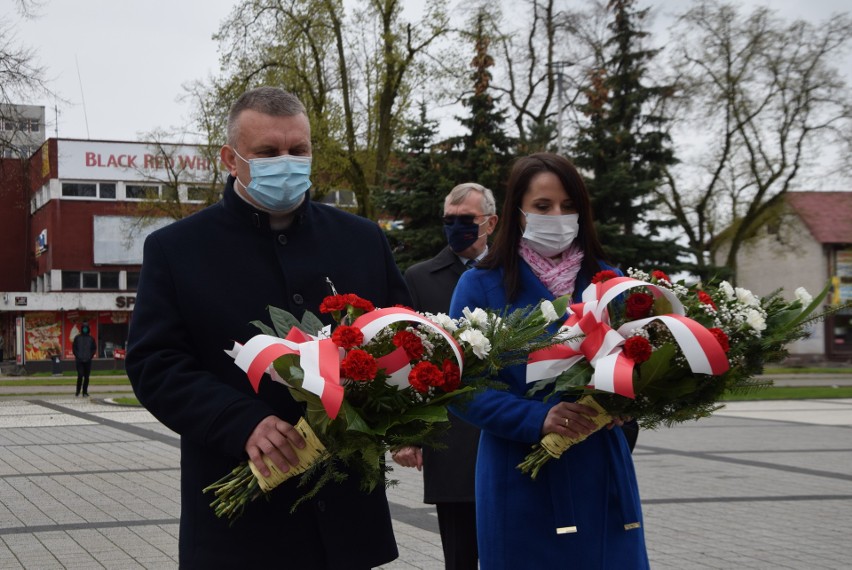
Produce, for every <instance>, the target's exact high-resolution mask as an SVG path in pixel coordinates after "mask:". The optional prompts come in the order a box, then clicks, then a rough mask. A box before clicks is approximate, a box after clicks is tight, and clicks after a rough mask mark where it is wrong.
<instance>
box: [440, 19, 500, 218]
mask: <svg viewBox="0 0 852 570" xmlns="http://www.w3.org/2000/svg"><path fill="white" fill-rule="evenodd" d="M472 39H473V41H474V57H473V60H471V67H473V69H474V71H473V73H472V74H471V76H470V78H471V80H472V81H473V92H472V94H471V95H470V96H469V97H466V98H464V99H463V100H462V103H463V104H464V106H465V107H467V108H468V109H469V110H470V114H469V115H468V116H466V117H456V119H457V120H458V121H459V122H460V123H461V124H462V126H464V127H466V128H467V130H468V133H467V134H465V135H462V136H460V137H457V138H454V139H450V140H449V141H447V142H448V143H449V147H450V148H451V150H450V152H449V155H450V157H452V158H453V159H454V161H453V162H452V164H453V165H454V166H455V169H456V171H455V173H454V174H455V178H454V180H455V182H456V183H457V184H460V183H462V182H477V183H479V184H482V185H483V186H485V187H486V188H490V189H491V191H492V192H494V196H495V199H496V201H497V205H498V208H497V209H498V212H499V209H500V204H502V202H503V196H504V195H505V189H504V185H505V183H506V177H507V176H508V171H509V162H510V161H511V158H512V150H513V148H514V146H515V141H514V139H513V138H512V137H509V136H507V135H506V132H505V126H504V125H505V123H506V111H505V110H504V109H499V108H498V107H497V99H495V98H494V97H492V95H491V89H490V87H491V79H492V77H491V72H490V71H489V69H490V68H491V67H493V66H494V58H493V57H491V55H490V54H489V53H488V48H489V46H490V44H491V37H490V35H489V33H488V30H487V29H486V15H485V14H484V13H483V12H480V13H479V14H477V16H476V18H475V24H474V32H473V38H472ZM459 147H460V148H459Z"/></svg>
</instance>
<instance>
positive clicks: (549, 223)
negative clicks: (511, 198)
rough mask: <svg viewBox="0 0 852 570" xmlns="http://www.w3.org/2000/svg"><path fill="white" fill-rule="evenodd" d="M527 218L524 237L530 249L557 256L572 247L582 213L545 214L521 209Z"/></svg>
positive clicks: (544, 254)
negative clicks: (531, 212) (529, 212)
mask: <svg viewBox="0 0 852 570" xmlns="http://www.w3.org/2000/svg"><path fill="white" fill-rule="evenodd" d="M521 213H522V214H523V215H524V216H525V217H526V219H527V225H526V227H525V228H524V235H523V236H522V238H521V239H523V240H524V241H525V242H526V243H527V245H528V246H530V249H532V250H533V251H536V252H538V253H540V254H541V255H543V256H545V257H555V256H557V255H559V254H560V253H562V252H563V251H565V250H566V249H568V248H569V247H571V244H572V243H574V238H576V237H577V233H578V232H579V231H580V214H563V215H561V216H543V215H541V214H528V213H526V212H524V211H523V210H521Z"/></svg>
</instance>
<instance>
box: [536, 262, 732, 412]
mask: <svg viewBox="0 0 852 570" xmlns="http://www.w3.org/2000/svg"><path fill="white" fill-rule="evenodd" d="M635 287H646V288H647V289H648V290H649V291H651V293H652V294H653V295H654V297H660V296H662V297H665V298H666V300H667V301H668V302H669V303H670V304H671V307H672V313H670V314H668V315H658V316H653V317H648V318H645V319H638V320H635V321H630V322H627V323H625V324H623V325H622V326H621V327H619V328H618V330H613V329H612V328H611V327H610V325H609V313H608V311H607V305H608V304H609V303H610V302H612V301H613V300H614V299H615V298H616V297H618V296H619V295H621V294H622V293H624V292H626V291H628V290H630V289H633V288H635ZM582 299H583V300H582V302H581V303H576V304H574V305H571V307H570V308H569V310H570V312H571V316H570V317H569V318H568V320H567V321H566V323H565V326H564V328H563V331H562V333H561V334H562V335H563V336H565V337H566V338H568V340H567V341H566V342H564V343H563V344H560V345H556V346H552V347H549V348H546V349H544V350H539V351H536V352H533V353H532V354H530V356H529V360H528V362H527V383H531V382H536V381H539V380H545V379H549V378H553V377H555V376H558V375H559V374H561V373H562V372H565V371H566V370H568V369H570V368H571V367H572V366H574V365H575V364H576V363H577V362H579V361H581V360H583V359H586V360H588V361H589V364H591V365H592V367H593V368H594V372H593V373H592V381H591V383H590V384H589V386H590V387H594V388H595V389H598V390H604V391H606V392H614V393H616V394H621V395H622V396H627V397H628V398H634V397H635V394H634V391H633V368H634V366H635V363H634V362H633V360H632V359H631V358H628V357H627V356H626V355H625V354H624V352H623V350H622V345H623V344H624V342H625V340H626V338H625V337H626V336H628V335H629V334H630V333H631V332H632V331H634V330H635V329H638V328H640V327H642V326H645V325H646V324H648V323H650V322H652V321H655V320H656V321H659V322H661V323H663V324H664V325H665V326H666V327H668V329H669V331H671V333H672V336H673V337H674V339H675V342H677V344H678V346H680V348H681V350H682V351H683V354H684V356H685V357H686V360H687V362H688V363H689V367H690V369H691V370H692V371H693V372H696V373H701V374H712V375H718V374H722V373H724V372H725V371H726V370H728V367H729V364H728V359H727V357H726V356H725V352H724V351H723V350H722V347H721V345H720V344H719V341H718V340H716V337H714V336H713V335H712V333H710V331H708V330H707V329H706V328H705V327H703V326H702V325H700V324H699V323H697V322H695V321H694V320H692V319H690V318H688V317H686V316H684V315H685V310H684V308H683V304H682V303H681V302H680V300H679V299H678V298H677V297H676V296H675V295H674V293H672V291H670V290H668V289H665V288H663V287H658V286H657V285H654V284H652V283H648V282H645V281H640V280H638V279H633V278H631V277H616V278H613V279H608V280H606V281H604V282H602V283H593V284H591V285H589V286H588V287H587V288H586V289H585V291H583V295H582Z"/></svg>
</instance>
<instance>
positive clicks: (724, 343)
mask: <svg viewBox="0 0 852 570" xmlns="http://www.w3.org/2000/svg"><path fill="white" fill-rule="evenodd" d="M707 330H708V331H710V334H712V335H713V336H714V337H716V340H718V341H719V346H721V347H722V350H723V351H725V352H728V351H729V350H731V343H730V342H728V335H726V334H725V331H723V330H722V329H717V328H712V329H707Z"/></svg>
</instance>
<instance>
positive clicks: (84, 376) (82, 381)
mask: <svg viewBox="0 0 852 570" xmlns="http://www.w3.org/2000/svg"><path fill="white" fill-rule="evenodd" d="M91 372H92V361H91V360H90V361H89V362H81V361H79V360H78V361H77V395H78V396H79V395H80V388H81V387H82V388H83V394H85V395H88V394H89V374H90V373H91Z"/></svg>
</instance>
